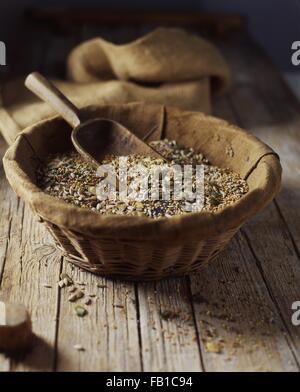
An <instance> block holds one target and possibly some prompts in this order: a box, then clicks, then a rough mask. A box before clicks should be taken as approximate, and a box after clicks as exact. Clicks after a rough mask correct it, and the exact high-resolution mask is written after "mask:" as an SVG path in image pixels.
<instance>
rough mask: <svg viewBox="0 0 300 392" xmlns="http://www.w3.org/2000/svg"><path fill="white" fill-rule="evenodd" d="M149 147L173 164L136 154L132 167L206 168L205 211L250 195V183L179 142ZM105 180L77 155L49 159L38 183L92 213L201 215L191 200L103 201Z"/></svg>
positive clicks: (129, 159)
mask: <svg viewBox="0 0 300 392" xmlns="http://www.w3.org/2000/svg"><path fill="white" fill-rule="evenodd" d="M149 144H150V145H151V147H153V148H154V149H156V150H157V151H158V152H159V153H160V154H161V155H162V156H163V157H165V158H166V159H167V163H166V162H165V161H164V160H163V159H159V158H152V157H143V156H141V155H138V154H132V155H130V156H128V157H126V158H127V165H128V168H131V167H133V166H134V165H136V164H142V165H143V166H145V167H147V168H148V169H149V170H150V169H151V168H152V166H153V165H159V164H165V165H172V164H179V165H196V164H198V165H203V168H204V198H203V205H202V211H217V210H219V209H221V208H224V207H225V206H228V205H230V204H232V203H234V202H236V201H237V200H238V199H240V198H241V197H242V196H243V195H244V194H245V193H247V192H248V185H247V183H246V181H244V180H243V179H241V177H240V176H239V175H238V174H236V173H233V172H232V171H230V170H229V169H222V168H219V167H216V166H213V165H211V164H210V163H209V162H208V161H207V159H206V158H205V157H204V156H203V155H202V154H200V153H196V152H195V151H194V150H193V149H192V148H186V147H184V146H181V145H179V144H178V143H177V142H176V141H169V140H167V139H164V140H159V141H152V142H150V143H149ZM118 158H119V157H115V156H108V157H106V158H105V159H104V160H103V162H102V163H103V164H112V165H113V166H114V167H115V168H117V167H118V162H119V161H118ZM99 180H101V179H99V176H97V173H96V168H95V167H94V166H93V165H91V164H90V163H88V162H86V161H84V160H83V159H82V158H81V156H80V155H79V154H78V153H77V152H74V151H71V152H68V153H66V154H64V155H56V156H52V157H49V158H48V159H47V161H46V162H45V163H44V164H42V165H41V166H40V167H39V168H38V170H37V183H38V186H39V187H40V188H41V189H42V190H43V191H45V192H46V193H48V194H50V195H51V196H55V197H58V198H61V199H63V200H64V201H66V202H67V203H71V204H74V205H76V206H79V207H82V208H89V209H91V210H93V211H95V212H98V213H101V214H118V215H137V216H146V217H150V218H159V217H171V216H174V215H180V214H185V213H188V212H191V211H195V210H193V203H192V202H190V201H189V200H186V199H182V200H174V199H173V198H170V199H167V200H165V199H164V200H152V199H143V200H136V199H135V200H133V199H129V200H124V199H120V198H118V197H117V198H116V199H115V200H111V199H106V200H99V197H98V193H97V188H96V187H97V186H98V184H99ZM192 181H193V183H192V187H193V189H194V181H195V175H193V180H192ZM131 196H132V195H131Z"/></svg>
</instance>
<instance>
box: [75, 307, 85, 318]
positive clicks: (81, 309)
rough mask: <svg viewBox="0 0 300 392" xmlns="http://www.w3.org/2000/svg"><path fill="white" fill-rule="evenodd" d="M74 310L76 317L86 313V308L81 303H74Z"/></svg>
mask: <svg viewBox="0 0 300 392" xmlns="http://www.w3.org/2000/svg"><path fill="white" fill-rule="evenodd" d="M75 312H76V314H77V316H78V317H84V316H85V315H86V314H87V310H86V309H85V307H83V306H82V305H76V306H75Z"/></svg>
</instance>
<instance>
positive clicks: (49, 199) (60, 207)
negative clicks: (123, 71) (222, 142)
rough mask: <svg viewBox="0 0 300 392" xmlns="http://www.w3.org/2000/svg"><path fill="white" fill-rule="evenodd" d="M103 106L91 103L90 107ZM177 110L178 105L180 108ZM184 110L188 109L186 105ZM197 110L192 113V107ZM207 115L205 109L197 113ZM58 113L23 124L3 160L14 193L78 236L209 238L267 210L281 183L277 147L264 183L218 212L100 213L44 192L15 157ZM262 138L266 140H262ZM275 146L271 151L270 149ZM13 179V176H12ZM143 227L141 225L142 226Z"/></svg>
mask: <svg viewBox="0 0 300 392" xmlns="http://www.w3.org/2000/svg"><path fill="white" fill-rule="evenodd" d="M101 106H104V105H89V106H88V107H86V108H85V109H88V108H91V107H93V108H95V107H99V108H100V107H101ZM114 106H116V105H114ZM176 110H177V111H178V109H176ZM182 113H188V112H187V111H184V110H182ZM189 113H193V112H189ZM194 113H197V114H202V113H200V112H194ZM57 119H59V116H54V117H51V118H49V119H46V120H42V121H40V122H38V123H36V124H34V125H31V126H29V127H27V128H26V129H24V131H22V132H21V133H20V134H19V135H18V136H17V138H16V140H15V142H14V143H13V144H12V145H11V146H10V147H9V148H8V149H7V151H6V153H5V155H4V158H3V165H4V169H5V173H6V176H7V178H8V181H9V182H10V184H11V185H12V187H13V189H14V190H15V192H16V193H17V194H18V196H19V197H21V198H22V199H23V200H24V201H25V202H27V203H28V204H29V205H30V206H31V208H32V209H33V210H34V211H35V212H36V213H37V214H38V215H39V216H40V217H41V218H42V219H43V220H45V221H49V222H51V223H52V224H54V225H56V226H58V227H63V228H65V229H66V230H70V231H72V232H74V233H78V235H88V236H91V237H97V236H99V235H101V236H102V237H107V238H124V239H126V238H128V239H143V240H145V241H147V240H149V241H150V240H151V241H153V240H158V241H160V240H168V239H169V240H172V241H176V240H179V239H187V238H189V239H192V238H195V239H196V238H199V236H201V237H202V238H205V237H206V238H207V237H209V236H212V235H218V234H221V233H223V232H224V231H227V230H230V229H233V228H235V227H239V226H241V225H242V224H243V223H244V222H245V221H246V220H247V219H249V218H250V217H252V216H253V215H255V214H256V213H257V212H259V211H260V210H262V209H263V208H264V207H265V206H266V205H267V204H268V203H269V202H270V201H271V200H272V199H273V198H274V197H275V195H276V194H277V193H278V191H279V189H280V184H281V171H282V169H281V165H280V161H279V157H278V155H277V154H276V153H275V152H269V153H266V154H264V155H262V157H261V159H259V160H258V162H257V164H256V166H255V168H254V170H253V171H252V172H251V173H249V175H253V173H254V174H255V169H257V168H258V167H259V168H261V169H262V170H264V171H265V176H264V179H263V181H262V182H261V183H260V187H258V188H254V189H252V190H250V191H249V192H248V193H247V194H246V195H244V196H242V198H241V199H239V200H238V201H237V202H235V203H234V204H232V205H230V206H226V207H225V208H223V209H222V210H220V211H217V212H200V213H199V212H194V213H189V214H184V215H177V216H174V217H171V218H159V219H149V218H147V217H139V216H120V215H106V216H104V215H101V214H98V213H96V212H94V211H92V210H87V209H82V208H80V207H76V206H73V205H71V204H68V203H66V202H64V201H63V200H61V199H58V198H55V197H53V196H50V195H48V194H46V193H45V192H43V191H42V190H41V189H40V188H38V187H37V185H35V184H34V183H33V182H32V181H31V180H30V178H29V176H28V175H27V173H26V172H25V171H24V170H23V169H22V167H21V165H20V164H19V163H18V162H17V160H16V159H15V155H16V152H17V149H18V147H19V146H20V144H21V143H23V142H24V140H26V137H27V136H28V135H30V134H31V133H35V132H37V131H38V130H39V129H40V127H41V126H43V125H44V124H47V123H48V124H49V123H50V124H51V123H54V122H55V121H56V120H57ZM205 119H206V120H207V121H213V122H215V121H216V120H217V121H219V122H222V125H223V126H224V132H226V130H228V129H231V130H232V129H233V128H234V130H235V131H236V132H238V133H239V132H240V133H241V135H242V136H243V137H245V140H246V139H247V138H251V139H252V140H253V136H252V135H249V134H248V133H247V132H246V131H244V130H242V129H240V128H238V127H236V126H235V125H231V124H228V123H227V122H226V121H224V120H221V119H219V118H217V117H214V116H209V115H205ZM257 143H258V144H261V145H264V146H265V144H264V143H263V142H261V141H260V140H258V139H257ZM270 151H272V150H270ZM12 178H13V181H12ZM141 228H142V230H141Z"/></svg>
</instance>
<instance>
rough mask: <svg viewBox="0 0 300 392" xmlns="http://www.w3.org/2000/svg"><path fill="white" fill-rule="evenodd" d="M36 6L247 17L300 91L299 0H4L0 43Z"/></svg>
mask: <svg viewBox="0 0 300 392" xmlns="http://www.w3.org/2000/svg"><path fill="white" fill-rule="evenodd" d="M34 6H36V7H42V6H43V7H45V6H47V7H70V8H71V7H97V8H115V9H117V10H120V9H126V10H130V9H135V10H136V9H146V10H147V9H149V10H150V9H152V10H156V11H157V10H172V11H174V10H197V11H201V10H203V11H208V12H225V13H239V14H242V15H245V16H247V20H248V26H249V30H250V32H251V34H252V36H253V37H254V39H255V40H256V41H257V42H258V43H259V44H260V45H261V46H263V48H264V49H265V51H266V52H267V53H268V55H269V56H270V57H271V58H272V60H273V62H275V63H276V65H277V66H278V67H279V68H280V70H281V71H282V72H283V74H284V76H285V78H286V79H287V81H289V82H290V83H291V85H292V87H293V88H294V89H295V91H296V93H297V92H298V89H297V86H298V85H299V91H300V66H299V67H295V66H293V65H292V63H291V53H292V51H291V44H292V42H293V41H296V40H300V23H299V21H300V0H184V1H183V0H164V1H161V0H140V1H134V0H125V1H124V0H123V1H121V0H54V1H50V0H44V1H40V0H23V1H21V0H9V1H6V0H1V2H0V40H2V41H5V42H9V39H10V37H11V36H13V34H14V31H15V30H16V27H17V25H18V23H20V20H21V15H22V12H23V11H24V9H26V8H28V7H34ZM7 46H8V44H7ZM7 50H8V51H9V47H8V48H7Z"/></svg>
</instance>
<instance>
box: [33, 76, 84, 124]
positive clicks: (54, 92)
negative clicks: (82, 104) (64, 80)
mask: <svg viewBox="0 0 300 392" xmlns="http://www.w3.org/2000/svg"><path fill="white" fill-rule="evenodd" d="M25 86H26V87H27V88H28V89H29V90H31V91H32V92H33V93H34V94H35V95H37V96H38V97H39V98H41V99H42V100H43V101H45V102H47V103H48V104H49V105H50V106H52V108H53V109H54V110H55V111H56V112H57V113H59V114H60V115H61V116H62V117H63V118H64V119H65V120H66V121H67V122H68V123H69V124H70V125H71V126H72V127H73V128H76V127H77V126H78V125H80V118H79V109H78V108H77V107H76V106H75V105H74V104H73V103H72V102H70V101H69V100H68V98H67V97H66V96H65V95H63V93H62V92H61V91H60V90H58V88H57V87H55V86H54V84H53V83H51V82H50V80H48V79H46V78H45V77H44V76H42V75H41V74H40V73H38V72H32V73H31V74H29V75H28V76H27V78H26V79H25Z"/></svg>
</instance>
